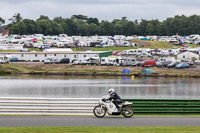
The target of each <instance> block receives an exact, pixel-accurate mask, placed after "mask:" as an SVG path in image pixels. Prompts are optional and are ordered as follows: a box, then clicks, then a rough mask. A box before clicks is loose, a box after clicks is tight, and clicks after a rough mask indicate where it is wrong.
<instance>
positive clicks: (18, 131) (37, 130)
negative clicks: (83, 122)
mask: <svg viewBox="0 0 200 133" xmlns="http://www.w3.org/2000/svg"><path fill="white" fill-rule="evenodd" d="M199 130H200V127H1V128H0V132H1V133H122V132H124V133H198V132H199Z"/></svg>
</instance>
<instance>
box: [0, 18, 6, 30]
mask: <svg viewBox="0 0 200 133" xmlns="http://www.w3.org/2000/svg"><path fill="white" fill-rule="evenodd" d="M3 24H5V20H4V19H3V18H1V17H0V28H1V26H2V25H3Z"/></svg>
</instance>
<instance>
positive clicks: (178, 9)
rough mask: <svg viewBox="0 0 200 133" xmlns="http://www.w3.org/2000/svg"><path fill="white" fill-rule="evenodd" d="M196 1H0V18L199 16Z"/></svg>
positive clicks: (197, 2)
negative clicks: (44, 16)
mask: <svg viewBox="0 0 200 133" xmlns="http://www.w3.org/2000/svg"><path fill="white" fill-rule="evenodd" d="M199 6H200V0H0V17H2V18H4V19H5V20H6V22H7V23H8V19H9V18H11V17H12V16H13V15H14V14H15V13H20V14H21V16H22V17H23V18H28V19H34V20H35V19H37V18H39V16H40V15H47V16H49V17H50V18H51V19H53V18H54V17H57V16H62V17H64V18H69V17H71V16H72V15H74V14H82V15H86V16H89V17H97V18H99V19H100V20H109V21H111V20H113V19H115V18H117V19H119V18H121V17H123V16H126V17H127V18H128V20H135V19H138V20H140V19H159V20H164V19H166V18H167V17H173V16H174V15H182V14H184V15H187V16H189V15H193V14H197V15H198V14H200V8H199Z"/></svg>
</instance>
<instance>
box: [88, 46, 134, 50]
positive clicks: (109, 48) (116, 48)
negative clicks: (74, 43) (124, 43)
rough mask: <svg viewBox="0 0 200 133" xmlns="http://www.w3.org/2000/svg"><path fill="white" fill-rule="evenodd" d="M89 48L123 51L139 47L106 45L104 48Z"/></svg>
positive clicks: (92, 48) (91, 48)
mask: <svg viewBox="0 0 200 133" xmlns="http://www.w3.org/2000/svg"><path fill="white" fill-rule="evenodd" d="M88 48H89V49H90V50H92V51H121V50H128V49H136V48H137V47H104V48H95V47H88Z"/></svg>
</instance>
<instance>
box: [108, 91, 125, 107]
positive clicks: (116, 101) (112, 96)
mask: <svg viewBox="0 0 200 133" xmlns="http://www.w3.org/2000/svg"><path fill="white" fill-rule="evenodd" d="M108 93H109V95H110V97H109V98H108V100H112V99H113V103H114V104H115V106H116V107H117V109H118V110H120V109H119V106H118V104H120V103H122V99H121V98H120V96H119V95H118V94H117V93H116V92H115V90H114V89H113V88H111V89H109V90H108Z"/></svg>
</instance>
